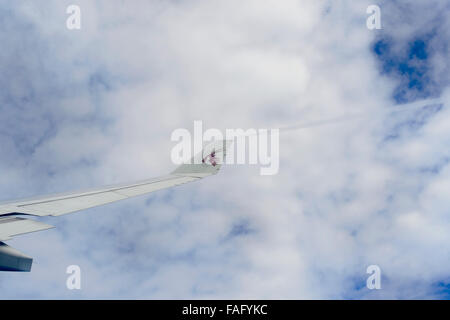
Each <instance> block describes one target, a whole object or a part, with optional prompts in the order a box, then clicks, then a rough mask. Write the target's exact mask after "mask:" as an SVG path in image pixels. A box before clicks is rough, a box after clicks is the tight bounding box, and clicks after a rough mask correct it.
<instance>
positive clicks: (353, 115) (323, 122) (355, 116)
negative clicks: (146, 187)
mask: <svg viewBox="0 0 450 320" xmlns="http://www.w3.org/2000/svg"><path fill="white" fill-rule="evenodd" d="M442 103H443V102H442V100H440V99H426V100H420V101H416V102H412V103H408V104H404V105H401V106H396V107H395V110H385V111H383V112H382V113H384V114H397V113H402V112H407V111H415V110H417V109H421V108H424V107H426V106H429V105H433V104H442ZM371 116H372V114H369V113H367V112H358V113H350V114H344V115H341V116H338V117H334V118H330V119H323V120H316V121H309V122H304V123H298V124H294V125H289V126H284V127H279V130H280V132H286V131H294V130H301V129H306V128H312V127H320V126H324V125H330V124H336V123H340V122H346V121H350V120H355V119H362V118H367V117H371Z"/></svg>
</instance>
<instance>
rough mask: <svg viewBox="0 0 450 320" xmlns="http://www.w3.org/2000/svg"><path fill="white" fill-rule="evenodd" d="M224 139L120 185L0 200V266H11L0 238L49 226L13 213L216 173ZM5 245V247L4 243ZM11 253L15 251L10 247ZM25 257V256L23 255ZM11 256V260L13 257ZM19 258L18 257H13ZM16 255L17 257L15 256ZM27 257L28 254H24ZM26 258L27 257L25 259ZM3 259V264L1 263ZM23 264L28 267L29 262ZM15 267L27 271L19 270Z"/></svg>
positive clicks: (73, 206) (75, 205) (61, 210)
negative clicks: (169, 167) (163, 170)
mask: <svg viewBox="0 0 450 320" xmlns="http://www.w3.org/2000/svg"><path fill="white" fill-rule="evenodd" d="M228 145H229V142H228V141H225V140H223V141H215V142H213V143H210V144H209V145H207V146H205V147H204V149H203V150H202V152H201V153H199V154H197V155H195V156H194V157H193V158H192V159H191V161H189V162H188V163H185V164H182V165H180V166H179V167H178V168H177V169H176V170H175V171H173V172H171V173H170V174H167V175H164V176H161V177H158V178H153V179H148V180H143V181H138V182H133V183H126V184H120V185H113V186H108V187H102V188H96V189H90V190H84V191H78V192H71V193H64V194H57V195H48V196H42V197H36V198H32V199H22V200H16V201H10V202H6V203H2V204H0V270H9V269H14V268H15V267H11V266H6V267H5V263H4V260H5V259H4V256H5V254H7V253H5V252H3V251H4V250H6V249H8V250H7V252H11V250H13V249H12V248H10V247H8V246H6V244H4V243H2V242H1V241H6V240H10V239H11V238H12V237H14V236H16V235H21V234H25V233H30V232H35V231H41V230H47V229H50V228H52V227H53V226H51V225H47V224H44V223H41V222H38V221H35V220H31V219H26V218H21V217H16V215H31V216H41V217H42V216H60V215H63V214H67V213H71V212H75V211H80V210H84V209H88V208H92V207H96V206H100V205H104V204H108V203H111V202H115V201H119V200H123V199H127V198H131V197H136V196H139V195H143V194H147V193H150V192H153V191H157V190H161V189H166V188H170V187H174V186H177V185H180V184H184V183H188V182H193V181H197V180H199V179H202V178H205V177H208V176H211V175H214V174H217V172H218V171H219V169H220V167H221V164H222V163H223V161H224V159H225V155H226V149H227V146H228ZM5 246H6V247H5ZM14 252H15V255H19V257H20V253H18V252H17V251H14ZM24 257H26V256H24ZM14 259H15V260H14ZM14 259H13V260H14V261H20V258H14ZM17 259H19V260H17ZM24 259H25V258H24ZM26 259H29V257H26ZM27 261H28V260H27ZM2 263H3V266H2ZM24 265H26V266H28V265H29V267H30V268H31V264H30V263H28V262H27V263H25V264H24ZM16 269H18V270H16V271H29V270H19V269H20V268H19V267H17V268H16Z"/></svg>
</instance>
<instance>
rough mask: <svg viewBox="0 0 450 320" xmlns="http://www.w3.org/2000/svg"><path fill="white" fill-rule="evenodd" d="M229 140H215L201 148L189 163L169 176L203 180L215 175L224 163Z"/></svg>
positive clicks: (229, 143)
mask: <svg viewBox="0 0 450 320" xmlns="http://www.w3.org/2000/svg"><path fill="white" fill-rule="evenodd" d="M231 142H232V141H230V140H217V141H213V142H211V143H210V144H207V145H206V146H205V147H203V150H202V151H201V152H199V153H197V154H196V155H195V156H193V157H192V158H191V160H190V161H188V162H187V163H184V164H182V165H180V166H179V167H178V168H177V169H175V171H173V172H171V174H175V175H182V176H191V177H197V178H203V177H206V176H210V175H213V174H217V173H218V172H219V170H220V167H221V166H222V164H223V163H225V156H226V153H227V149H228V148H229V147H230V145H231Z"/></svg>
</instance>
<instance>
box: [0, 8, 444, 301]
mask: <svg viewBox="0 0 450 320" xmlns="http://www.w3.org/2000/svg"><path fill="white" fill-rule="evenodd" d="M0 3H1V6H0V8H1V9H0V41H1V43H2V48H3V49H2V51H1V52H0V66H1V70H2V73H1V74H0V110H1V112H2V117H0V146H1V150H2V153H1V155H0V170H1V172H2V179H1V180H2V182H1V183H0V191H1V193H0V194H1V198H2V199H3V200H10V199H14V198H21V197H24V196H32V195H38V194H45V193H51V192H61V191H70V190H74V189H75V190H76V189H80V188H87V187H93V186H100V185H107V184H111V183H118V182H124V181H133V180H139V179H144V178H148V177H152V176H158V175H161V174H165V173H166V172H170V171H171V170H172V169H173V166H174V165H173V164H172V163H171V161H170V150H171V148H172V147H173V143H172V142H171V141H170V134H171V132H172V131H173V130H175V129H177V128H187V129H192V126H193V121H194V120H203V122H204V125H205V127H215V128H221V129H222V128H274V127H283V126H289V125H295V124H297V123H308V122H313V123H314V122H316V121H321V120H323V119H334V118H337V117H342V116H345V115H349V119H350V120H349V121H340V122H336V123H328V124H327V125H324V126H317V127H311V128H305V129H304V130H299V131H291V132H289V133H285V134H282V135H281V138H280V171H279V174H278V175H275V176H260V175H259V168H257V167H252V166H227V167H225V168H223V170H222V171H221V173H220V174H219V175H217V176H215V177H212V178H210V179H205V180H204V181H199V182H197V183H195V184H190V185H184V186H180V187H177V188H174V189H172V190H166V191H161V192H157V193H154V194H151V195H149V196H146V197H140V198H137V199H130V200H126V201H123V202H120V203H117V204H111V205H108V206H104V207H99V208H94V209H90V210H86V211H84V212H79V213H74V214H70V215H67V216H62V217H58V218H43V219H42V220H43V221H45V222H47V223H50V224H53V225H55V226H56V227H57V228H56V229H53V230H49V231H46V232H41V233H36V234H30V235H25V236H22V237H17V238H16V239H14V240H12V241H10V242H9V244H10V245H11V246H13V247H15V248H17V249H19V250H20V251H22V252H24V253H26V254H28V255H30V256H32V257H34V258H35V260H34V265H33V270H32V272H31V273H29V274H11V273H2V274H0V298H3V299H10V298H29V299H39V298H44V299H46V298H57V299H80V298H87V299H96V298H112V299H126V298H132V299H154V298H200V299H201V298H210V299H214V298H260V299H265V298H290V299H301V298H306V299H321V298H329V299H340V298H346V299H367V298H376V299H377V298H387V299H393V298H448V297H449V292H448V286H449V278H450V274H449V271H448V270H450V268H449V267H450V265H449V261H450V259H448V258H449V252H450V251H449V250H448V243H450V236H449V233H448V230H449V227H450V220H449V218H448V217H449V215H448V214H449V209H450V202H449V200H448V199H449V197H448V190H450V166H449V159H450V152H449V151H448V146H449V143H450V140H449V137H450V132H449V130H450V123H449V121H450V120H449V119H450V118H449V117H450V114H449V112H450V111H449V110H448V104H449V102H450V91H449V88H448V86H449V76H448V75H449V65H448V61H449V56H448V55H449V53H448V45H449V43H448V42H449V39H450V37H449V35H448V32H449V31H448V30H450V28H449V26H448V24H449V21H450V19H449V14H450V10H449V5H448V4H447V3H446V2H445V1H437V0H431V1H430V0H428V1H406V0H405V1H380V2H379V3H377V4H378V5H379V6H380V8H381V19H382V29H381V30H368V29H367V28H366V23H365V22H366V18H367V16H368V15H367V14H366V8H367V6H368V5H370V4H374V3H372V2H370V1H361V2H358V3H357V4H356V3H355V2H354V1H302V2H299V1H294V0H292V1H291V0H288V1H283V3H280V2H278V1H273V2H272V1H268V2H267V3H266V2H265V3H262V2H261V1H256V0H255V1H246V2H244V3H242V2H239V1H236V2H234V1H218V2H215V3H211V2H209V1H184V2H170V1H169V2H160V1H133V3H132V4H131V3H129V4H127V5H125V4H124V3H123V2H122V1H77V2H76V3H77V4H78V5H79V6H80V8H81V12H82V28H81V30H76V31H70V30H67V29H66V27H65V20H66V18H67V14H66V13H65V10H66V7H67V6H68V5H69V4H72V3H75V2H72V1H35V0H34V1H25V0H21V1H14V2H10V1H9V2H7V1H1V0H0ZM236 8H239V10H236ZM427 99H433V102H432V103H430V102H429V101H430V100H427ZM407 104H410V106H411V111H410V112H398V113H395V112H394V113H392V111H395V110H398V108H399V107H402V106H403V107H404V106H406V105H407ZM408 106H409V105H408ZM355 113H356V114H361V113H363V114H367V116H365V117H360V118H358V119H354V118H351V115H352V114H355ZM72 264H77V265H79V266H80V267H81V270H82V290H79V291H69V290H67V288H66V286H65V283H66V278H67V275H66V273H65V271H66V268H67V266H69V265H72ZM372 264H377V265H379V266H380V268H381V271H382V289H381V290H369V289H367V288H366V286H365V281H366V279H367V276H368V275H367V274H366V268H367V266H369V265H372Z"/></svg>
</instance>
